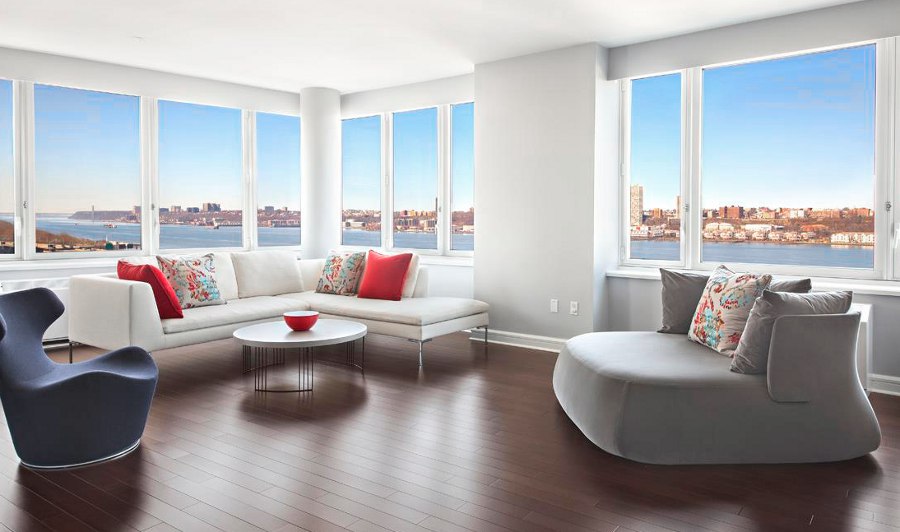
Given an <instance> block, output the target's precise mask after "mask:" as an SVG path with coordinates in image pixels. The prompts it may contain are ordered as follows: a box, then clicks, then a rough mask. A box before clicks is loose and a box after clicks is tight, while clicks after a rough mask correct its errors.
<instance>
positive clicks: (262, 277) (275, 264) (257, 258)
mask: <svg viewBox="0 0 900 532" xmlns="http://www.w3.org/2000/svg"><path fill="white" fill-rule="evenodd" d="M231 260H232V262H233V263H234V273H235V277H236V278H237V286H238V295H239V296H240V297H241V298H245V297H254V296H275V295H278V294H288V293H292V292H302V291H303V290H304V288H303V278H302V277H301V276H300V266H299V261H298V260H297V255H296V254H295V253H292V252H290V251H248V252H244V253H232V254H231Z"/></svg>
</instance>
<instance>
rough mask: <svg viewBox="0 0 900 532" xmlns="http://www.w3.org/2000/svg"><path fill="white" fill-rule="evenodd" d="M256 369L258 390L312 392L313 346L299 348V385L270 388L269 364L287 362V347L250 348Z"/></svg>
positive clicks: (252, 366) (253, 369)
mask: <svg viewBox="0 0 900 532" xmlns="http://www.w3.org/2000/svg"><path fill="white" fill-rule="evenodd" d="M249 349H250V353H251V357H252V364H251V368H250V370H251V371H254V379H255V382H254V389H255V390H256V391H258V392H310V391H312V389H313V377H314V370H315V360H314V357H313V350H312V348H309V347H306V348H299V349H297V387H296V388H270V387H269V366H273V365H282V364H284V362H285V354H286V351H287V349H268V348H264V347H252V348H249Z"/></svg>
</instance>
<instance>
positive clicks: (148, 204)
mask: <svg viewBox="0 0 900 532" xmlns="http://www.w3.org/2000/svg"><path fill="white" fill-rule="evenodd" d="M158 119H159V114H158V113H157V107H156V98H149V97H143V98H141V247H142V248H143V251H144V253H145V254H148V255H156V254H157V253H158V252H159V173H158V172H157V162H158V159H157V146H158V140H159V138H158V135H157V133H158V129H159V120H158Z"/></svg>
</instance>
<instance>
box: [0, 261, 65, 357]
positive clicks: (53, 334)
mask: <svg viewBox="0 0 900 532" xmlns="http://www.w3.org/2000/svg"><path fill="white" fill-rule="evenodd" d="M37 287H44V288H49V289H50V290H53V293H55V294H56V295H57V297H59V299H60V300H61V301H62V302H63V305H66V306H67V307H68V304H69V278H68V277H54V278H49V279H11V280H6V281H0V292H18V291H20V290H27V289H29V288H37ZM68 341H69V316H68V314H66V313H65V312H64V313H63V315H62V316H60V318H59V319H58V320H56V321H55V322H53V325H51V326H50V328H49V329H47V334H45V335H44V345H46V346H48V347H54V346H58V345H64V344H65V345H68Z"/></svg>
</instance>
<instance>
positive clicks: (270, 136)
mask: <svg viewBox="0 0 900 532" xmlns="http://www.w3.org/2000/svg"><path fill="white" fill-rule="evenodd" d="M256 172H257V200H258V202H259V207H260V208H262V207H264V206H266V205H272V206H273V207H275V208H276V209H280V208H282V207H288V208H289V209H291V210H299V209H300V178H299V176H300V118H298V117H296V116H285V115H275V114H269V113H256Z"/></svg>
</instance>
